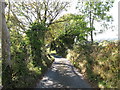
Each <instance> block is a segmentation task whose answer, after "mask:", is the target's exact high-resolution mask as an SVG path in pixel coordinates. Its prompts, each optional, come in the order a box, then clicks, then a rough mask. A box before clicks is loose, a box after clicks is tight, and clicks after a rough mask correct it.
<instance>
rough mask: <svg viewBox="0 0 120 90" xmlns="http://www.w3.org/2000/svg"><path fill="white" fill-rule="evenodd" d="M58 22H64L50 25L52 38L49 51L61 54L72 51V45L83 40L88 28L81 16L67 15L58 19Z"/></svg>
mask: <svg viewBox="0 0 120 90" xmlns="http://www.w3.org/2000/svg"><path fill="white" fill-rule="evenodd" d="M58 21H64V22H59V23H56V24H53V25H50V28H51V33H52V34H51V35H52V38H53V41H51V49H52V50H54V49H55V50H56V51H57V52H58V53H59V54H60V53H61V54H63V53H65V52H66V50H67V49H72V47H73V45H74V44H76V43H79V42H81V41H82V40H85V37H86V36H87V33H88V32H89V28H88V27H87V23H86V22H85V21H84V16H83V15H74V14H67V15H64V16H62V17H61V18H59V19H58Z"/></svg>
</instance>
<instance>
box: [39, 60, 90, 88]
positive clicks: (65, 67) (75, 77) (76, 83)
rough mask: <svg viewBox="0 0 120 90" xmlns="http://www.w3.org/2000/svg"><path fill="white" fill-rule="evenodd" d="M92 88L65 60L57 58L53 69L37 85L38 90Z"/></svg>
mask: <svg viewBox="0 0 120 90" xmlns="http://www.w3.org/2000/svg"><path fill="white" fill-rule="evenodd" d="M38 87H39V88H60V87H62V88H63V87H67V88H69V87H70V88H87V87H88V88H90V86H89V84H87V83H86V82H85V81H84V80H83V77H82V75H81V74H80V73H79V72H78V71H77V69H75V68H74V67H73V65H72V64H71V63H70V61H69V60H67V59H65V58H55V61H54V62H53V64H52V67H51V68H50V69H49V70H48V72H47V73H46V74H45V76H44V77H43V79H42V80H41V81H40V82H39V83H38V84H37V88H38Z"/></svg>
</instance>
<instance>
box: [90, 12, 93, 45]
mask: <svg viewBox="0 0 120 90" xmlns="http://www.w3.org/2000/svg"><path fill="white" fill-rule="evenodd" d="M91 14H92V12H91V10H90V28H93V25H92V18H91V17H92V15H91ZM90 36H91V43H92V44H93V31H92V30H91V32H90Z"/></svg>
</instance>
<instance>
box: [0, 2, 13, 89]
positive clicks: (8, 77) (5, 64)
mask: <svg viewBox="0 0 120 90" xmlns="http://www.w3.org/2000/svg"><path fill="white" fill-rule="evenodd" d="M0 6H2V7H1V8H0V9H1V10H0V11H1V14H0V15H1V17H2V20H1V21H2V22H1V23H2V28H1V29H2V30H1V31H2V37H1V38H2V85H3V88H8V87H10V85H11V83H12V73H11V64H10V34H9V30H8V28H7V25H6V19H5V7H6V3H5V2H0ZM1 17H0V18H1Z"/></svg>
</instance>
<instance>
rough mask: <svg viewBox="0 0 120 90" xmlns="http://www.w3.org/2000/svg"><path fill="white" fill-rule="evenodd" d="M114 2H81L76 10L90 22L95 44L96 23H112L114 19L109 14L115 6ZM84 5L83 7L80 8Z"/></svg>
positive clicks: (91, 0) (111, 0) (90, 0)
mask: <svg viewBox="0 0 120 90" xmlns="http://www.w3.org/2000/svg"><path fill="white" fill-rule="evenodd" d="M113 3H114V2H113V0H110V1H109V2H108V1H99V0H96V1H95V0H89V1H84V2H80V0H79V1H78V5H77V7H76V8H78V9H79V11H80V12H81V13H82V14H84V15H85V16H86V20H87V21H88V22H89V27H90V29H91V31H90V36H91V41H92V43H93V30H95V27H94V23H95V21H102V20H107V21H110V19H111V18H112V17H111V15H108V14H107V12H109V11H110V8H111V7H112V6H113ZM80 5H82V7H80Z"/></svg>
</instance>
